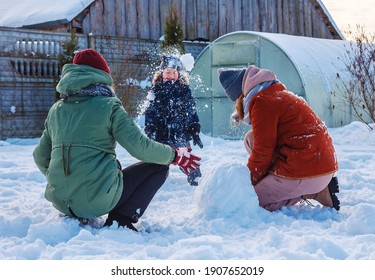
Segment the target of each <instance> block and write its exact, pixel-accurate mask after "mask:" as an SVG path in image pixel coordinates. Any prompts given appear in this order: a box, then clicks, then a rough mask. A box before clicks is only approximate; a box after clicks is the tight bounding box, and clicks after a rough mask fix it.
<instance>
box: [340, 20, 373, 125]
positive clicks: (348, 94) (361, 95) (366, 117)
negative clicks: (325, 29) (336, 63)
mask: <svg viewBox="0 0 375 280" xmlns="http://www.w3.org/2000/svg"><path fill="white" fill-rule="evenodd" d="M345 34H346V37H347V38H348V39H349V44H348V46H347V47H346V52H345V56H344V57H342V58H341V59H342V61H343V63H344V71H345V74H347V75H348V79H347V78H345V79H344V78H343V77H342V75H340V74H339V73H337V79H339V80H341V81H342V87H341V88H340V91H341V97H342V99H343V100H344V102H345V103H346V104H348V105H349V106H350V107H351V108H352V110H353V112H354V114H355V115H356V117H357V118H358V119H359V121H361V122H363V123H365V124H367V126H368V127H369V128H370V129H372V128H371V127H370V125H369V122H372V123H375V36H374V34H368V33H366V31H365V28H364V27H363V26H360V25H357V28H356V30H355V31H354V32H353V31H352V30H351V29H350V27H349V29H348V30H347V31H346V32H345Z"/></svg>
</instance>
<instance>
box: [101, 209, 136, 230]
mask: <svg viewBox="0 0 375 280" xmlns="http://www.w3.org/2000/svg"><path fill="white" fill-rule="evenodd" d="M113 222H117V223H118V227H126V228H128V229H131V230H134V231H138V230H137V229H136V228H135V227H134V225H133V220H132V219H131V218H129V217H126V216H122V215H119V214H115V213H109V214H108V218H107V220H106V221H105V223H104V225H103V227H110V226H111V225H112V224H113Z"/></svg>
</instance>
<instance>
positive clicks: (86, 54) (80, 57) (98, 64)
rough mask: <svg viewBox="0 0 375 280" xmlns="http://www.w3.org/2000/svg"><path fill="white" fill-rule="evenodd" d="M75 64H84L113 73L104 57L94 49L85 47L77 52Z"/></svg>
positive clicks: (74, 59)
mask: <svg viewBox="0 0 375 280" xmlns="http://www.w3.org/2000/svg"><path fill="white" fill-rule="evenodd" d="M73 64H83V65H88V66H91V67H94V68H96V69H99V70H103V71H104V72H107V73H108V74H111V71H110V69H109V66H108V64H107V62H106V61H105V59H104V57H103V56H102V55H101V54H100V53H98V52H97V51H96V50H94V49H85V50H82V51H79V52H77V53H76V54H75V56H74V58H73Z"/></svg>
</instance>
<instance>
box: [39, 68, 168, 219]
mask: <svg viewBox="0 0 375 280" xmlns="http://www.w3.org/2000/svg"><path fill="white" fill-rule="evenodd" d="M94 83H101V84H105V85H109V86H110V85H112V78H111V76H110V75H108V74H107V73H105V72H104V71H101V70H98V69H95V68H93V67H90V66H86V65H76V64H66V65H65V66H64V67H63V71H62V78H61V80H60V82H59V84H58V85H57V87H56V89H57V91H58V92H60V93H61V94H67V95H68V98H66V99H64V100H63V99H62V100H59V101H58V102H56V103H55V104H54V105H53V106H52V107H51V109H50V111H49V113H48V116H47V119H46V122H45V129H44V131H43V134H42V136H41V138H40V141H39V143H38V145H37V146H36V148H35V150H34V152H33V156H34V160H35V163H36V165H37V166H38V168H39V169H40V171H41V172H42V173H43V174H44V175H45V176H46V179H47V187H46V191H45V197H46V199H47V200H48V201H50V202H52V204H53V205H54V207H55V208H56V209H58V210H59V211H61V212H62V213H64V214H66V215H69V216H74V215H76V216H78V217H81V218H92V217H98V216H101V215H104V214H106V213H108V212H109V211H110V210H111V209H113V207H114V206H115V205H116V204H117V202H118V200H119V199H120V196H121V193H122V189H123V181H122V173H121V171H120V170H119V169H118V167H117V164H116V153H115V147H116V142H118V143H119V144H120V145H121V146H122V147H124V148H125V149H126V150H127V151H128V152H129V153H130V155H132V156H133V157H135V158H137V159H138V160H141V161H145V162H151V163H158V164H169V163H171V161H172V160H173V158H174V152H173V150H172V148H171V147H169V146H167V145H163V144H160V143H157V142H154V141H152V140H150V139H149V138H147V137H146V136H145V135H144V134H143V133H142V132H141V130H140V129H139V128H138V126H137V125H136V124H135V123H134V122H133V120H132V119H131V118H130V117H129V115H128V114H127V113H126V111H125V109H124V108H123V106H122V104H121V101H120V100H119V99H118V98H116V97H107V96H84V95H79V94H73V93H75V92H77V91H79V90H80V89H82V88H85V87H86V86H88V85H90V84H94Z"/></svg>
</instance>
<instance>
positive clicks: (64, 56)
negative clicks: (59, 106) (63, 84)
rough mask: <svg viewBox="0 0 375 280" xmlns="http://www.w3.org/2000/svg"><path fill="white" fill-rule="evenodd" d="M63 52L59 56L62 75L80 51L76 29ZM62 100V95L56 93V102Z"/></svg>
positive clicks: (57, 79)
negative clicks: (64, 68) (75, 54)
mask: <svg viewBox="0 0 375 280" xmlns="http://www.w3.org/2000/svg"><path fill="white" fill-rule="evenodd" d="M62 49H63V51H62V52H61V53H60V54H59V56H58V58H59V73H61V71H62V68H63V66H64V65H65V64H67V63H72V62H73V57H74V53H75V52H76V51H77V50H78V49H79V44H78V37H77V35H76V29H75V28H73V29H72V32H71V33H70V39H69V40H67V41H66V42H65V43H64V44H63V45H62ZM60 78H61V76H60V75H59V76H58V77H56V78H55V82H56V85H57V83H58V82H59V81H60ZM57 99H60V94H59V93H58V92H56V100H57Z"/></svg>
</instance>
